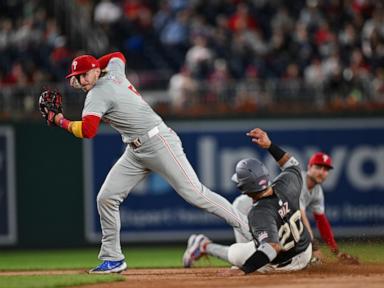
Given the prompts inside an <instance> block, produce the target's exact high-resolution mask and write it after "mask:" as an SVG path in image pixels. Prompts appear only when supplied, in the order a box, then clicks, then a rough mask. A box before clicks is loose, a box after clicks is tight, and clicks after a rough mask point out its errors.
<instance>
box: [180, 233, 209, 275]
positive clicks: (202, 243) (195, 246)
mask: <svg viewBox="0 0 384 288" xmlns="http://www.w3.org/2000/svg"><path fill="white" fill-rule="evenodd" d="M209 242H211V241H210V240H209V239H208V238H207V237H206V236H204V235H202V234H199V235H196V234H192V235H191V236H189V239H188V245H187V249H186V250H185V252H184V255H183V264H184V267H185V268H189V267H191V266H192V263H193V262H194V261H197V260H198V259H199V258H200V257H201V256H203V255H205V253H206V247H207V244H208V243H209Z"/></svg>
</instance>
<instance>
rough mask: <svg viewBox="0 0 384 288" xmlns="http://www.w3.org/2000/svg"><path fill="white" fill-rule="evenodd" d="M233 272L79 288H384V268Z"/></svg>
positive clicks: (165, 275) (139, 277)
mask: <svg viewBox="0 0 384 288" xmlns="http://www.w3.org/2000/svg"><path fill="white" fill-rule="evenodd" d="M228 269H229V268H191V269H181V268H173V269H128V270H127V271H125V272H123V273H122V275H124V276H125V281H122V282H115V283H105V284H95V285H85V286H79V287H82V288H99V287H100V288H101V287H103V288H107V287H112V288H123V287H127V288H133V287H140V288H161V287H167V288H176V287H177V288H183V287H198V288H215V287H217V288H219V287H236V288H243V287H244V288H245V287H249V288H250V287H279V288H281V287H292V288H304V287H306V288H324V287H325V288H341V287H343V288H344V287H352V288H355V287H356V288H361V287H362V288H379V287H380V288H381V287H384V265H382V264H361V265H342V264H338V263H329V264H321V265H317V266H312V267H309V268H307V269H305V270H303V271H298V272H290V273H272V274H259V273H254V274H251V275H247V276H228V275H225V274H226V272H227V271H228ZM80 273H85V271H79V270H63V271H57V270H56V271H24V272H23V271H13V272H1V273H0V275H54V274H80Z"/></svg>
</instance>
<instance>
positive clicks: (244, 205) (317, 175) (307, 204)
mask: <svg viewBox="0 0 384 288" xmlns="http://www.w3.org/2000/svg"><path fill="white" fill-rule="evenodd" d="M331 169H333V167H332V159H331V157H330V156H329V155H327V154H325V153H323V152H316V153H314V154H313V155H312V156H311V158H310V159H309V161H308V166H307V171H302V172H301V173H302V177H303V187H302V190H301V195H300V210H301V215H302V220H303V223H304V224H305V226H306V227H307V229H308V231H309V233H310V235H311V239H312V244H313V248H314V254H315V256H316V257H317V258H321V257H322V255H321V253H320V250H318V244H317V241H316V239H315V238H314V236H313V232H312V229H311V225H310V223H309V221H308V218H307V215H306V210H309V211H311V212H312V213H313V216H314V219H315V221H316V224H317V227H318V229H319V232H320V235H321V237H322V239H323V240H324V242H325V243H326V244H327V245H328V247H329V249H330V250H331V251H332V253H334V255H336V256H337V257H339V258H352V257H351V256H350V255H348V254H347V253H342V252H340V250H339V248H338V245H337V243H336V241H335V238H334V236H333V232H332V229H331V225H330V224H329V221H328V218H327V216H326V214H325V207H324V192H323V189H322V187H321V184H322V183H323V182H324V181H325V180H326V179H327V178H328V173H329V170H331ZM233 206H234V207H235V208H236V210H237V211H240V212H241V213H244V214H246V215H247V214H248V212H249V210H250V209H251V207H252V202H251V201H250V199H249V197H246V196H245V195H240V196H239V197H237V198H236V199H235V201H234V202H233ZM234 232H235V238H236V241H237V242H247V241H248V240H247V239H246V238H244V237H243V236H242V235H241V234H240V233H238V232H237V231H234Z"/></svg>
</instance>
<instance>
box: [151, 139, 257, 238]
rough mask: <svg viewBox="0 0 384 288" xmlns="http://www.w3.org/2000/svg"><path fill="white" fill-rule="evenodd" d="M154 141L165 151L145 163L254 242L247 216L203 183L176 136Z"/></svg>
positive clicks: (199, 204)
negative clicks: (238, 211)
mask: <svg viewBox="0 0 384 288" xmlns="http://www.w3.org/2000/svg"><path fill="white" fill-rule="evenodd" d="M153 141H154V142H156V143H154V145H155V146H156V148H157V149H162V153H157V155H156V159H151V161H148V163H145V164H146V165H147V166H148V167H150V168H151V170H153V171H156V172H158V173H159V174H160V175H162V176H163V177H164V178H165V179H166V180H167V181H168V182H169V183H170V184H171V186H172V187H173V188H174V189H175V190H176V192H177V193H178V194H179V195H180V196H181V197H183V198H184V199H185V200H186V201H187V202H189V203H191V204H192V205H194V206H197V207H199V208H202V209H204V210H206V211H208V212H210V213H212V214H215V215H217V216H219V217H221V218H222V219H224V220H226V221H227V222H228V223H229V224H230V225H231V226H233V227H234V228H235V229H237V230H238V231H239V232H240V233H241V234H242V235H244V237H245V238H247V239H248V238H249V239H252V237H251V234H250V232H249V226H248V221H247V219H246V216H245V215H242V214H241V213H237V212H236V211H234V210H235V209H234V208H233V206H232V205H231V203H230V202H229V201H228V200H227V199H225V198H224V197H222V196H221V195H219V194H217V193H214V192H212V191H211V190H209V189H208V188H207V187H205V186H204V185H203V184H202V183H201V182H200V181H199V179H198V177H197V175H196V173H195V171H194V170H193V168H192V166H191V164H190V163H189V161H188V159H187V157H186V156H185V153H184V152H183V148H182V146H181V142H180V140H179V138H178V137H177V135H176V134H175V133H173V132H163V133H160V134H158V135H156V140H153ZM164 167H167V169H164Z"/></svg>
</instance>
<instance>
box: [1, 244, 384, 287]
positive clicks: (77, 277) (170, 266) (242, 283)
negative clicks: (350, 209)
mask: <svg viewBox="0 0 384 288" xmlns="http://www.w3.org/2000/svg"><path fill="white" fill-rule="evenodd" d="M340 246H341V249H342V250H344V251H348V252H349V253H350V254H353V255H355V256H358V257H359V260H360V265H351V264H350V265H348V264H342V263H339V262H338V261H337V259H336V258H334V257H332V256H331V255H330V254H329V253H328V251H327V249H326V248H325V247H322V251H323V252H324V254H325V256H326V259H325V261H324V263H322V264H314V265H312V266H310V267H309V268H307V269H305V270H303V271H300V272H292V273H284V274H282V273H275V274H268V275H266V274H258V273H254V274H252V275H247V276H230V275H228V273H227V272H228V270H229V266H228V265H227V264H226V263H224V262H221V261H219V260H216V259H213V258H203V259H201V260H200V261H199V262H197V263H196V264H197V265H196V267H195V268H192V269H183V268H182V264H181V257H182V254H183V252H184V247H183V246H174V247H168V246H163V247H157V248H152V247H130V246H127V247H125V248H124V251H125V256H126V259H127V262H128V266H129V269H128V270H127V271H125V272H124V273H122V274H118V275H88V274H87V273H86V271H87V269H89V268H92V267H93V266H95V265H96V264H98V261H97V259H96V255H97V252H98V251H97V249H79V250H42V251H38V250H33V251H19V250H17V251H16V250H15V251H1V253H0V288H13V287H18V288H20V287H78V286H81V287H141V288H146V287H199V288H204V287H237V288H239V287H258V286H260V287H282V286H283V287H295V288H301V287H311V288H312V287H313V288H314V287H327V288H334V287H364V288H368V287H383V285H384V284H383V283H384V249H383V243H381V242H377V241H375V242H372V243H370V242H359V243H353V244H351V243H341V245H340Z"/></svg>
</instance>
